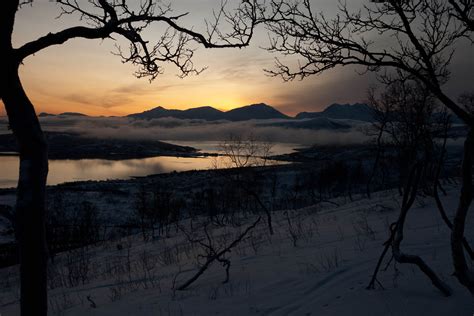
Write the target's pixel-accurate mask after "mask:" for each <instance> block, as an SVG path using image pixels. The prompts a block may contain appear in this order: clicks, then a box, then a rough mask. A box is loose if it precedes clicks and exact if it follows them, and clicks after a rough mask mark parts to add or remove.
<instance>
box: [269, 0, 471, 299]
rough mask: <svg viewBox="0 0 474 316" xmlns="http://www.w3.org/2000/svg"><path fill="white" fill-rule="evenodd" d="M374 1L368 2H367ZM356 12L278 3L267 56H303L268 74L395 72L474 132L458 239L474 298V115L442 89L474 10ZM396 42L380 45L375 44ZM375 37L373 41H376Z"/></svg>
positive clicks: (466, 4)
mask: <svg viewBox="0 0 474 316" xmlns="http://www.w3.org/2000/svg"><path fill="white" fill-rule="evenodd" d="M368 2H369V1H368ZM370 2H373V3H367V4H365V5H363V7H362V8H361V9H360V10H358V11H355V12H351V10H349V8H348V6H347V4H346V3H345V2H342V1H341V2H339V14H338V15H337V16H336V17H335V18H333V19H329V18H327V17H326V16H325V15H324V14H323V13H316V12H314V11H313V8H312V6H311V1H310V0H297V1H286V0H275V1H272V12H271V16H272V18H271V19H269V20H268V21H267V26H268V28H269V29H270V31H272V32H273V34H275V35H274V36H273V38H272V40H271V44H270V46H269V47H268V50H269V51H271V52H277V53H280V54H283V55H287V56H296V57H299V58H300V61H299V63H297V64H296V66H291V65H288V63H285V62H282V61H281V60H278V59H277V61H276V67H275V69H273V70H268V73H269V74H270V75H273V76H280V77H282V78H283V79H284V80H293V79H295V78H301V79H303V78H305V77H307V76H311V75H315V74H320V73H322V72H325V71H326V70H329V69H332V68H334V67H336V66H347V65H359V66H362V67H365V69H366V70H367V71H375V72H379V71H381V70H383V71H384V72H383V73H382V76H381V79H383V80H384V82H390V81H392V80H393V76H392V75H391V73H390V70H394V69H395V70H398V71H400V72H402V73H403V74H404V75H405V76H410V77H412V78H413V79H416V80H418V81H419V82H421V83H422V84H423V85H424V86H425V87H426V89H427V90H428V91H430V92H431V93H432V94H433V95H434V96H435V97H436V98H437V99H438V100H439V101H440V102H441V103H442V104H443V105H444V106H446V108H448V109H449V110H451V111H452V112H453V113H454V114H455V115H456V116H457V117H459V118H460V119H461V120H462V121H463V122H464V123H465V124H466V125H467V126H468V127H469V129H470V130H471V132H470V133H469V135H470V136H468V138H467V140H466V143H465V147H464V151H465V153H464V161H465V162H464V163H463V168H462V169H463V174H462V176H463V183H462V193H461V196H460V201H459V206H458V209H457V211H456V213H455V217H454V221H453V222H454V225H453V229H452V235H451V243H452V257H453V261H454V267H455V275H456V276H457V278H458V279H459V281H460V283H461V284H463V285H465V286H466V287H467V288H468V289H469V290H470V291H471V292H473V293H474V290H473V288H474V280H473V278H472V271H469V268H468V266H467V263H466V261H465V257H464V249H463V240H464V229H465V222H466V216H467V213H468V209H469V206H470V203H471V199H472V195H473V188H472V174H471V173H470V172H471V170H472V166H471V165H470V163H471V157H472V137H473V136H471V135H472V133H473V132H472V130H473V128H474V116H473V115H472V113H470V112H469V111H468V110H466V109H465V108H464V107H463V106H462V105H461V104H459V103H458V102H456V101H455V100H454V99H453V98H452V97H450V96H449V95H448V94H447V93H446V91H445V90H444V88H443V85H444V84H445V83H446V82H447V81H448V80H449V77H450V67H449V66H450V64H451V61H452V59H453V57H454V56H455V54H456V51H455V48H456V47H457V45H458V44H459V43H462V41H467V42H468V43H472V42H473V33H472V32H473V28H472V26H473V19H472V10H473V8H474V2H472V1H466V0H449V1H444V0H415V1H405V0H377V1H370ZM377 36H379V39H380V38H384V39H389V38H390V39H391V42H390V43H389V45H380V41H377V40H373V38H374V37H375V38H377ZM371 38H372V40H370V39H371Z"/></svg>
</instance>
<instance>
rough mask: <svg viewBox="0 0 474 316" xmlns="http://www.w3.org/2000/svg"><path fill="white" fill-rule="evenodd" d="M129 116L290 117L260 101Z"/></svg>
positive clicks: (217, 118) (262, 118)
mask: <svg viewBox="0 0 474 316" xmlns="http://www.w3.org/2000/svg"><path fill="white" fill-rule="evenodd" d="M127 117H131V118H135V119H145V120H150V119H156V118H163V117H173V118H178V119H200V120H206V121H216V120H228V121H246V120H253V119H257V120H266V119H288V118H289V117H288V116H286V115H285V114H283V113H281V112H279V111H278V110H276V109H274V108H272V107H271V106H269V105H266V104H263V103H260V104H252V105H248V106H244V107H241V108H237V109H233V110H230V111H227V112H222V111H219V110H217V109H215V108H213V107H210V106H203V107H198V108H193V109H188V110H168V109H165V108H163V107H161V106H159V107H157V108H154V109H151V110H148V111H145V112H142V113H135V114H130V115H128V116H127Z"/></svg>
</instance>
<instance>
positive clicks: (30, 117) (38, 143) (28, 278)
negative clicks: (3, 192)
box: [1, 54, 48, 316]
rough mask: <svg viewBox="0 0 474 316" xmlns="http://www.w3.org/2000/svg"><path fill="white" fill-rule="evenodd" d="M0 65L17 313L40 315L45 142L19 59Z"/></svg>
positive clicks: (44, 309)
mask: <svg viewBox="0 0 474 316" xmlns="http://www.w3.org/2000/svg"><path fill="white" fill-rule="evenodd" d="M10 56H14V54H10ZM3 66H4V67H3V71H2V74H1V85H2V88H3V90H2V99H3V103H4V105H5V109H6V111H7V115H8V119H9V124H10V127H11V129H12V131H13V134H14V136H15V137H16V139H17V142H18V151H19V154H20V173H19V180H18V187H17V201H16V216H17V223H16V228H17V236H18V243H19V253H20V273H21V315H22V316H26V315H39V316H42V315H47V287H46V280H47V279H46V271H47V250H46V249H47V248H46V236H45V193H46V178H47V174H48V154H47V145H46V140H45V137H44V135H43V132H42V130H41V126H40V124H39V121H38V119H37V116H36V113H35V110H34V107H33V105H32V103H31V102H30V100H29V99H28V97H27V96H26V94H25V91H24V90H23V87H22V85H21V81H20V78H19V76H18V67H19V62H17V61H16V60H15V58H10V59H7V61H6V62H4V64H3Z"/></svg>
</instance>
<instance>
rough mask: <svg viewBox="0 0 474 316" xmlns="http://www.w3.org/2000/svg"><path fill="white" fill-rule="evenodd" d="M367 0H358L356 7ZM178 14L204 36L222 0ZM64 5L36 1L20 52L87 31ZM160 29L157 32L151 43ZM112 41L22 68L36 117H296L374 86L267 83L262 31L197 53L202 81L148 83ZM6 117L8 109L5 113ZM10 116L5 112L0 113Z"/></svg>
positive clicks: (458, 67) (189, 1)
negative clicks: (261, 109) (210, 110)
mask: <svg viewBox="0 0 474 316" xmlns="http://www.w3.org/2000/svg"><path fill="white" fill-rule="evenodd" d="M362 1H364V0H355V1H353V2H352V3H351V5H353V6H354V7H357V6H358V5H360V4H361V3H362ZM171 2H172V4H173V7H174V8H175V11H176V12H177V13H182V12H189V15H188V16H187V17H185V19H184V20H183V23H184V24H185V25H187V26H192V27H193V29H195V30H202V29H203V28H202V27H203V21H204V19H205V18H207V17H209V14H210V13H211V12H212V9H213V8H217V7H218V6H219V4H220V1H218V0H173V1H171ZM313 2H314V3H313V5H314V6H315V7H316V8H317V10H319V11H323V12H325V13H327V14H329V15H331V14H333V13H334V12H335V3H336V1H334V0H313ZM58 13H59V11H58V5H57V4H56V3H55V2H54V1H50V0H36V1H34V3H33V5H32V6H26V7H23V8H22V9H20V11H19V12H18V15H17V19H16V24H15V29H14V45H15V46H19V45H21V44H23V43H25V42H28V41H31V40H34V39H36V38H38V37H39V36H43V35H45V34H47V33H49V32H55V31H58V30H61V29H63V28H65V27H69V26H76V25H82V24H83V22H81V21H79V20H78V19H77V17H75V16H65V17H62V18H60V19H56V17H57V15H58ZM160 31H162V30H161V29H159V27H158V28H152V29H151V30H150V32H149V33H148V34H147V35H148V37H149V39H150V41H152V40H153V37H154V36H156V34H158V33H159V32H160ZM114 44H115V42H114V41H113V40H104V41H102V40H85V39H74V40H71V41H68V42H67V43H65V44H63V45H59V46H54V47H50V48H47V49H45V50H43V51H41V52H39V53H38V54H36V55H34V56H30V57H29V58H27V59H26V60H25V62H24V65H23V66H22V67H21V73H20V75H21V79H22V82H23V85H24V87H25V89H26V91H27V93H28V95H29V96H30V99H31V100H32V101H33V103H34V104H35V107H36V110H37V112H38V113H39V112H49V113H61V112H81V113H85V114H89V115H126V114H130V113H136V112H141V111H144V110H147V109H150V108H153V107H157V106H163V107H166V108H175V109H187V108H192V107H198V106H213V107H215V108H218V109H221V110H229V109H232V108H236V107H240V106H244V105H248V104H253V103H261V102H264V103H267V104H269V105H272V106H274V107H276V108H278V109H279V110H280V111H282V112H284V113H286V114H289V115H294V114H296V113H298V112H301V111H319V110H322V109H324V108H325V107H326V106H327V105H329V104H332V103H354V102H360V101H364V100H365V98H366V91H367V88H368V87H369V86H370V85H373V84H375V79H374V76H373V75H370V74H368V75H364V76H361V75H359V73H358V72H357V70H358V69H356V68H348V67H346V68H336V69H334V70H331V71H328V72H326V73H324V74H322V75H319V76H313V77H310V78H307V79H305V80H303V81H299V80H297V81H292V82H283V81H282V80H281V79H280V78H272V77H268V76H267V75H266V74H265V72H264V71H263V69H269V68H272V66H273V62H274V58H275V57H277V56H275V55H272V54H270V53H269V52H267V51H265V50H264V49H262V48H261V47H264V46H266V45H267V44H268V35H267V32H266V30H264V29H262V28H260V29H258V30H257V33H256V36H255V38H254V40H253V41H252V44H251V45H250V47H248V48H244V49H213V50H209V49H204V48H200V49H198V51H197V52H196V55H195V58H194V63H195V64H196V66H197V67H207V69H206V70H205V71H204V72H203V73H201V74H200V75H199V76H190V77H186V78H184V79H180V78H178V77H177V73H178V72H177V70H176V68H174V66H172V65H164V66H165V74H163V75H160V76H159V77H158V78H157V79H156V80H155V81H153V82H152V83H150V82H149V81H148V80H147V79H137V78H135V77H134V76H133V73H134V71H135V67H134V66H133V65H129V64H123V63H122V62H121V60H120V58H119V57H117V56H114V55H112V54H111V52H112V51H114V50H115V48H114ZM470 53H472V48H469V49H462V50H460V51H459V52H458V54H457V56H458V57H457V58H456V59H454V60H453V70H454V71H453V78H452V79H451V81H450V83H449V85H448V86H447V90H448V93H450V94H452V95H456V94H459V93H461V92H463V91H467V90H468V89H472V71H474V61H473V59H472V58H470V57H469V54H470ZM1 111H3V109H2V110H1ZM0 113H4V112H0Z"/></svg>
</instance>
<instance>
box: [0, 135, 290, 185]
mask: <svg viewBox="0 0 474 316" xmlns="http://www.w3.org/2000/svg"><path fill="white" fill-rule="evenodd" d="M179 144H180V145H189V146H194V147H198V148H202V149H204V150H203V151H205V152H217V150H216V143H212V142H209V143H205V144H203V146H202V147H201V146H196V144H195V143H194V144H193V143H191V142H189V143H184V142H181V143H179ZM199 145H201V144H199ZM295 147H297V146H296V145H294V144H293V145H291V144H289V145H288V144H284V145H279V146H275V147H274V149H273V150H272V153H273V154H280V153H287V152H291V151H292V148H295ZM18 163H19V162H18V157H15V156H1V157H0V188H10V187H15V186H16V184H17V181H18ZM214 165H215V158H213V157H203V158H180V157H153V158H144V159H127V160H104V159H81V160H50V162H49V175H48V184H50V185H54V184H59V183H64V182H71V181H84V180H112V179H128V178H130V177H134V176H138V177H139V176H147V175H151V174H157V173H165V172H172V171H187V170H202V169H210V168H212V167H213V166H214Z"/></svg>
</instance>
